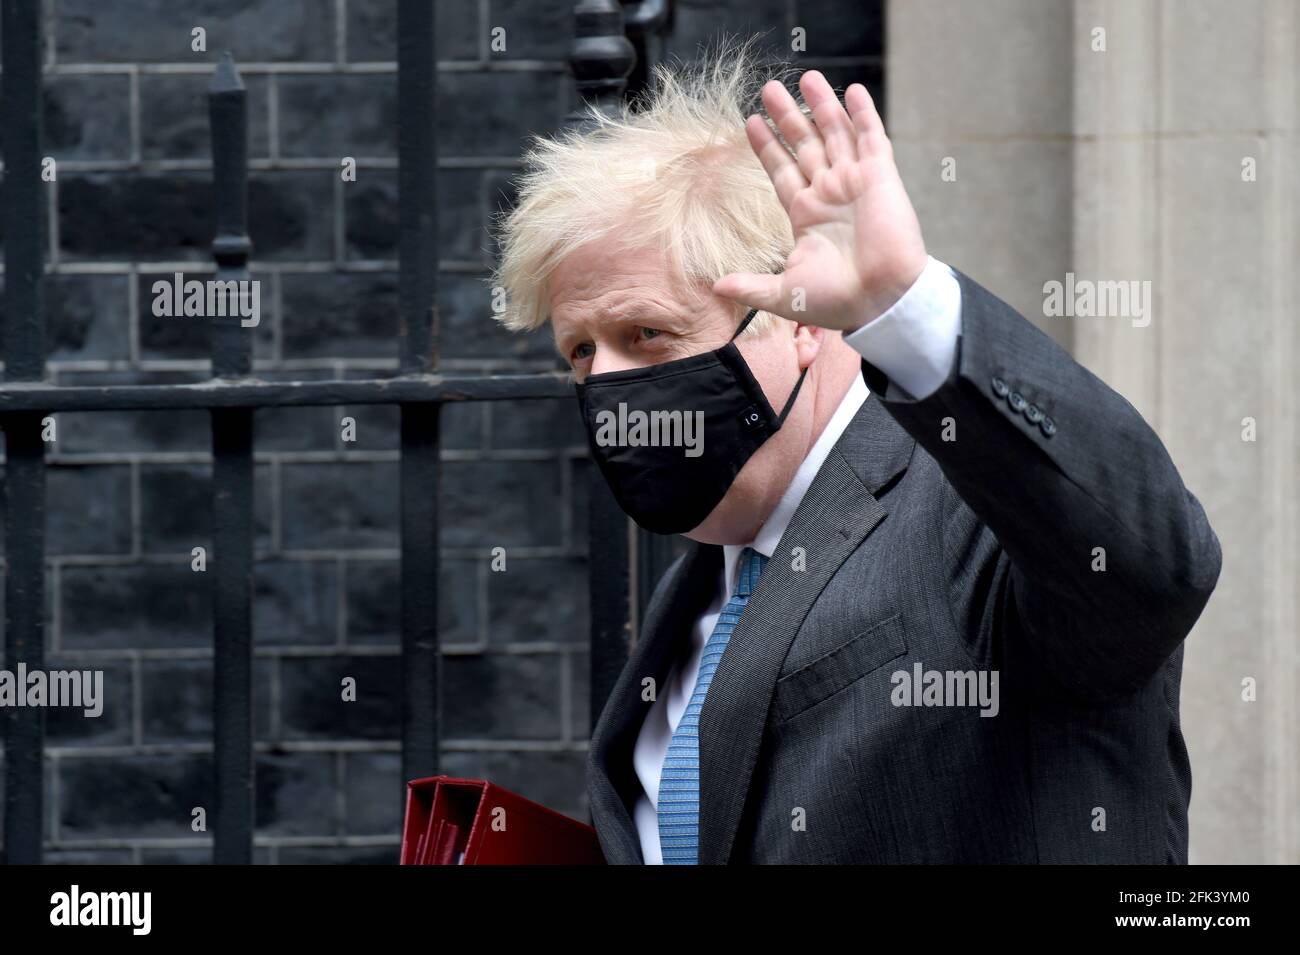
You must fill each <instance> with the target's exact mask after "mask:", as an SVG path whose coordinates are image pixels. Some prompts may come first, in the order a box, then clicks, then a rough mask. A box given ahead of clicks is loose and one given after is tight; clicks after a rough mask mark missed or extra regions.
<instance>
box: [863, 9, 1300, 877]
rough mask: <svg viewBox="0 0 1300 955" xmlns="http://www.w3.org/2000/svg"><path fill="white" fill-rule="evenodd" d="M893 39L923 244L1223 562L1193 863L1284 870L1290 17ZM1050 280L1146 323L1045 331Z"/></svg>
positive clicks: (898, 13)
mask: <svg viewBox="0 0 1300 955" xmlns="http://www.w3.org/2000/svg"><path fill="white" fill-rule="evenodd" d="M889 25H890V26H889V43H888V56H889V64H888V69H889V72H888V82H887V88H888V90H889V103H888V113H887V116H888V117H889V122H890V131H891V134H892V135H893V136H894V137H895V140H896V154H897V155H898V157H899V161H900V165H901V167H902V170H903V176H904V179H905V181H906V183H907V187H908V190H909V192H910V193H911V195H912V197H913V200H914V202H915V203H916V205H917V209H918V212H919V214H920V217H921V221H922V225H923V227H924V228H925V231H926V238H927V243H928V244H929V245H930V247H931V250H932V251H933V253H934V254H935V255H936V256H938V257H940V258H944V259H946V260H947V261H949V262H951V263H952V264H953V265H956V266H958V267H960V268H962V269H963V270H965V271H968V272H970V274H972V275H973V276H974V277H976V278H977V279H979V280H981V281H982V282H984V284H986V285H988V286H989V287H990V288H991V289H992V290H993V291H995V292H997V293H998V294H1000V295H1002V296H1003V297H1005V298H1006V299H1007V300H1008V301H1010V302H1011V303H1012V304H1014V305H1016V306H1017V307H1018V308H1020V309H1021V310H1022V311H1024V313H1025V314H1026V315H1027V316H1028V317H1030V318H1031V319H1033V320H1034V321H1035V322H1037V323H1038V324H1040V326H1041V327H1043V328H1044V329H1045V330H1047V331H1049V332H1050V333H1051V334H1052V335H1054V336H1055V337H1056V339H1057V340H1058V341H1060V342H1062V343H1063V344H1065V345H1067V347H1070V348H1071V349H1072V350H1073V352H1074V354H1075V355H1077V356H1078V358H1079V359H1080V360H1081V361H1082V362H1083V363H1084V364H1085V365H1087V366H1088V367H1089V368H1090V369H1092V370H1093V371H1094V372H1096V373H1097V374H1098V375H1100V376H1101V377H1102V378H1104V379H1105V380H1106V381H1107V382H1109V383H1110V384H1111V385H1112V386H1114V387H1115V388H1116V389H1117V390H1118V391H1120V392H1121V393H1122V394H1124V395H1125V396H1126V397H1127V398H1128V399H1129V400H1130V401H1132V402H1133V404H1134V405H1135V406H1136V407H1137V408H1138V409H1139V410H1141V412H1142V413H1143V415H1144V416H1146V418H1147V420H1148V421H1150V422H1151V424H1152V425H1153V426H1154V427H1155V429H1156V430H1157V431H1158V432H1159V433H1160V436H1161V438H1162V439H1163V440H1164V442H1165V444H1166V446H1167V447H1168V448H1169V451H1170V454H1171V455H1172V456H1173V458H1174V460H1175V461H1176V462H1177V464H1178V466H1179V469H1180V471H1181V472H1182V474H1183V477H1184V480H1185V481H1186V483H1187V485H1188V487H1189V488H1190V489H1191V490H1192V492H1193V493H1195V494H1196V495H1197V497H1198V498H1199V499H1200V500H1201V502H1202V503H1203V504H1204V506H1205V508H1206V511H1207V513H1208V514H1209V516H1210V520H1211V522H1212V524H1213V525H1214V528H1215V530H1216V531H1217V533H1218V535H1219V538H1220V540H1221V542H1222V544H1223V552H1224V569H1223V573H1222V576H1221V578H1220V583H1219V586H1218V589H1217V591H1216V593H1215V595H1214V597H1213V599H1212V600H1211V601H1210V604H1209V606H1208V607H1207V609H1206V611H1205V614H1204V615H1203V617H1202V618H1201V621H1200V622H1199V623H1198V625H1197V627H1196V628H1195V630H1194V631H1193V633H1192V635H1191V636H1190V637H1189V639H1188V643H1187V651H1186V658H1185V664H1184V676H1183V688H1182V703H1181V708H1182V717H1183V729H1184V733H1185V735H1186V738H1187V744H1188V748H1189V750H1190V752H1191V760H1192V773H1193V788H1192V817H1191V859H1192V861H1193V862H1228V863H1234V862H1237V863H1240V862H1271V863H1296V862H1300V823H1298V822H1297V819H1298V818H1300V779H1298V766H1300V739H1298V735H1297V734H1298V731H1300V707H1298V706H1297V701H1296V692H1297V689H1298V688H1300V687H1298V686H1297V684H1298V683H1300V654H1297V642H1298V641H1297V621H1298V619H1300V614H1298V613H1297V590H1298V588H1297V587H1296V581H1297V577H1300V561H1298V560H1297V558H1298V557H1300V553H1298V544H1300V534H1298V533H1297V529H1298V528H1300V506H1298V504H1297V500H1296V494H1297V488H1298V487H1300V481H1298V480H1297V472H1298V471H1300V417H1297V400H1296V390H1297V380H1296V376H1297V372H1300V368H1297V364H1298V362H1297V359H1298V358H1300V355H1298V351H1300V336H1298V335H1297V333H1296V331H1295V323H1296V305H1297V302H1296V287H1295V278H1294V270H1295V263H1296V262H1297V261H1300V247H1297V230H1296V217H1297V212H1300V208H1298V206H1297V193H1296V187H1295V185H1294V183H1295V180H1296V177H1297V175H1298V174H1300V168H1297V165H1298V164H1297V162H1296V159H1295V150H1296V146H1297V142H1296V132H1297V118H1298V115H1300V110H1298V101H1297V95H1296V94H1297V89H1296V80H1295V74H1296V68H1297V65H1298V64H1297V45H1298V42H1300V23H1298V14H1297V10H1296V7H1295V4H1294V2H1293V0H1249V2H1243V0H1236V2H1234V0H1178V2H1170V0H981V2H978V3H969V2H962V0H906V2H897V0H896V2H894V3H892V4H891V5H890V8H889ZM1098 31H1104V34H1102V33H1100V32H1098ZM1103 40H1104V49H1103V48H1102V41H1103ZM944 157H951V158H952V159H953V160H955V171H956V179H955V181H945V180H944V178H943V177H942V176H941V174H940V173H941V163H942V162H943V159H944ZM1067 272H1073V273H1075V274H1076V276H1078V277H1079V278H1081V279H1094V280H1133V281H1138V282H1143V281H1149V282H1150V283H1151V286H1150V288H1151V292H1152V299H1151V302H1150V305H1149V309H1150V310H1149V313H1148V315H1149V322H1148V321H1146V320H1145V319H1139V318H1128V317H1112V318H1066V319H1057V318H1046V317H1044V315H1043V299H1044V295H1043V284H1044V283H1045V282H1047V281H1050V280H1053V279H1055V280H1058V281H1062V282H1064V281H1065V278H1066V273H1067ZM1247 419H1249V420H1247ZM1252 425H1253V428H1254V438H1255V439H1254V440H1253V441H1252V440H1245V439H1244V438H1243V432H1247V436H1249V433H1248V429H1249V428H1251V427H1252ZM1248 678H1249V679H1253V680H1254V681H1255V685H1256V700H1255V701H1254V702H1247V701H1244V700H1243V698H1242V696H1243V686H1242V681H1243V680H1246V679H1248Z"/></svg>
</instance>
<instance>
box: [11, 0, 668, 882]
mask: <svg viewBox="0 0 1300 955" xmlns="http://www.w3.org/2000/svg"><path fill="white" fill-rule="evenodd" d="M0 4H2V10H3V23H2V24H0V27H2V30H3V61H2V62H3V77H2V81H3V98H2V100H0V122H3V124H4V127H3V128H4V150H5V152H4V188H3V217H4V219H3V223H4V240H5V242H4V244H5V250H4V251H5V318H6V321H5V328H4V333H3V346H4V356H3V357H4V361H5V382H4V384H3V385H0V426H2V427H3V429H4V432H5V437H6V452H7V464H6V469H5V475H4V482H5V488H4V489H5V492H6V494H7V499H8V506H7V508H6V509H5V535H6V549H7V557H6V559H7V565H8V572H7V577H6V585H5V586H6V589H5V661H6V666H7V667H10V668H14V667H17V666H18V665H19V664H24V665H25V666H26V668H27V669H28V671H31V670H39V669H42V668H43V667H44V614H45V593H44V560H45V539H44V533H45V449H44V444H43V441H42V434H41V422H42V418H43V417H44V416H45V415H48V414H50V413H53V412H60V411H133V410H146V409H163V410H180V409H197V408H205V409H208V410H209V411H210V413H211V430H212V456H213V471H212V507H213V517H214V533H213V541H212V544H213V553H212V554H211V555H210V560H209V569H210V572H211V574H212V586H213V598H214V599H213V623H214V664H213V674H214V741H213V744H214V753H215V759H214V767H215V787H216V789H215V792H214V794H213V801H214V805H215V812H214V813H213V814H212V820H213V831H214V843H213V850H214V851H213V859H214V861H216V862H219V863H246V862H250V861H251V859H252V847H253V832H254V815H253V720H252V712H253V711H252V702H253V700H252V655H253V638H252V586H253V560H254V557H253V446H254V438H253V418H254V413H255V412H256V410H257V409H259V408H274V407H285V406H308V405H318V406H319V405H343V404H347V405H354V404H395V405H397V406H398V407H399V408H400V409H401V438H400V442H401V444H400V448H401V452H400V453H401V471H400V474H401V490H400V493H401V518H400V523H401V527H400V532H401V566H402V569H401V634H402V636H401V659H402V686H401V699H402V710H401V731H400V732H401V746H402V778H403V780H406V779H411V778H414V777H418V776H424V775H429V774H432V773H436V772H437V768H438V758H439V720H438V687H439V659H440V654H439V643H438V639H439V638H438V627H437V621H438V533H439V529H438V482H439V450H440V442H439V412H440V409H441V407H442V405H443V404H445V403H447V402H456V401H496V400H507V399H516V400H517V399H534V398H561V397H566V396H569V395H571V387H570V386H569V385H568V384H567V383H566V381H565V379H564V378H563V377H562V376H560V375H558V374H555V375H551V374H534V375H516V376H511V375H490V376H445V375H441V374H439V373H438V372H437V367H438V312H437V306H436V280H437V263H438V249H437V212H438V210H437V205H436V202H435V194H436V189H435V186H436V182H435V170H436V162H437V139H436V135H435V109H436V97H435V95H434V85H435V76H436V70H437V63H436V61H435V56H434V49H435V47H434V5H433V4H432V3H431V2H429V0H398V5H397V7H398V37H399V40H398V49H397V62H398V117H399V120H398V121H399V129H398V155H399V203H400V209H401V213H400V216H401V218H400V223H399V260H400V270H401V277H400V286H399V289H400V303H399V308H400V313H401V315H400V317H401V342H400V372H401V374H400V376H399V377H397V378H393V379H378V378H376V379H370V380H347V381H343V380H333V381H320V380H312V381H276V382H267V381H259V380H257V379H256V378H254V377H253V376H252V353H251V339H250V337H249V333H248V331H247V329H244V328H241V327H240V324H239V318H238V317H237V316H232V317H229V318H226V319H220V318H216V319H211V321H212V325H211V329H212V331H211V359H212V372H211V374H212V377H211V379H210V380H209V381H206V382H203V383H200V384H189V385H184V384H181V385H123V386H105V387H93V386H91V387H85V386H83V387H62V386H56V385H53V384H50V383H49V382H47V381H46V380H45V372H46V367H45V353H46V352H45V341H44V312H43V308H42V298H41V296H42V286H43V279H44V275H43V273H44V255H43V249H44V245H43V229H42V225H43V219H42V214H43V209H44V206H45V202H46V199H45V195H44V191H43V189H42V186H41V183H42V180H41V160H42V151H41V81H42V76H41V50H42V30H41V27H42V24H41V16H42V14H41V5H40V4H37V3H32V2H30V0H0ZM666 8H667V3H666V0H647V2H644V3H640V4H629V5H627V9H628V11H629V13H630V20H631V21H632V23H633V25H634V26H635V28H636V29H637V30H638V31H644V30H645V29H646V28H648V27H653V26H655V25H657V24H659V23H662V20H663V16H664V13H665V11H666ZM623 31H624V20H623V14H622V10H621V8H620V5H619V4H618V3H616V2H615V0H580V2H579V3H578V4H577V5H576V7H575V40H574V47H573V55H572V64H573V69H574V74H575V78H576V80H577V83H578V89H579V91H580V93H581V94H582V97H583V98H584V99H585V100H586V101H588V102H593V103H596V104H598V105H600V106H601V107H602V108H610V107H612V106H613V105H615V104H616V103H617V101H618V99H619V98H620V97H621V96H622V95H623V92H624V87H625V83H626V78H627V76H628V75H629V73H630V72H631V70H632V67H633V64H634V62H635V52H634V49H633V47H632V45H631V43H630V42H629V41H628V39H627V38H626V37H625V36H624V32H623ZM210 109H211V123H212V149H213V180H214V190H213V195H214V203H215V210H216V222H217V234H216V237H215V240H214V241H213V243H212V252H213V257H214V259H215V261H216V265H217V274H216V277H217V279H218V280H223V281H224V280H233V281H238V280H241V279H247V278H248V260H249V257H250V254H251V252H252V246H251V243H250V241H249V238H248V235H247V227H246V225H247V224H246V214H247V181H248V177H247V173H248V169H247V143H246V138H247V133H246V122H247V120H246V104H245V93H244V89H243V84H242V83H241V82H240V79H239V75H238V72H237V70H236V68H235V64H234V62H233V60H232V59H231V58H230V57H229V55H227V56H226V57H224V58H223V59H222V60H221V62H220V63H219V64H218V66H217V68H216V70H215V72H214V74H213V80H212V85H211V88H210ZM484 320H487V318H486V316H485V318H484ZM591 499H592V504H591V515H590V517H591V520H590V531H589V533H590V541H589V552H588V553H589V563H590V566H591V593H590V600H591V651H592V652H591V718H592V720H593V721H594V719H595V717H596V715H597V714H599V712H600V710H601V708H602V707H603V705H604V702H605V700H606V698H607V697H608V694H609V691H610V689H611V687H612V686H613V683H614V681H615V679H616V678H617V676H618V673H619V670H620V668H621V666H622V664H623V661H624V660H625V659H626V652H627V646H628V636H629V626H630V624H629V619H630V608H631V600H632V598H631V597H630V595H629V584H630V582H631V579H632V576H633V575H632V574H631V573H630V567H631V560H630V555H631V554H632V553H634V552H635V551H634V548H633V547H632V546H630V542H631V540H632V538H631V537H630V535H629V525H628V522H627V520H626V519H625V518H624V517H623V515H622V514H621V513H620V512H619V511H618V509H617V507H616V506H615V505H614V503H613V500H612V498H611V497H610V495H609V493H608V490H607V489H606V488H605V487H604V485H603V483H601V482H599V481H595V482H593V487H592V495H591ZM650 546H651V548H652V549H649V550H646V556H645V557H644V558H642V559H641V563H642V564H644V562H645V560H646V559H647V558H653V559H654V560H655V561H658V560H660V557H656V556H655V554H658V553H659V552H660V551H661V550H662V547H661V545H657V544H655V545H650ZM644 573H645V570H644V567H643V568H642V570H641V572H640V573H639V574H638V576H641V575H642V574H644ZM0 719H2V720H3V728H4V742H5V759H6V762H7V771H6V773H5V787H4V801H5V814H4V845H5V854H6V857H7V861H9V862H13V863H35V862H39V861H40V860H41V854H42V835H43V832H44V827H43V824H42V823H43V814H44V801H45V800H44V795H45V794H44V784H43V773H42V762H43V755H44V735H45V734H44V710H43V709H41V708H6V709H5V710H3V711H2V712H0ZM394 796H395V797H396V798H400V796H401V794H400V793H395V794H394Z"/></svg>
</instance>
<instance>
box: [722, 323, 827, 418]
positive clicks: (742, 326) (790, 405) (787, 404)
mask: <svg viewBox="0 0 1300 955" xmlns="http://www.w3.org/2000/svg"><path fill="white" fill-rule="evenodd" d="M757 314H758V309H756V308H751V309H750V310H749V314H748V315H746V316H745V320H744V321H742V322H741V323H740V327H739V328H737V329H736V334H735V335H732V336H731V341H733V342H734V341H735V340H736V337H737V336H738V335H739V334H740V333H741V332H743V331H744V330H745V329H746V328H748V327H749V323H750V322H752V321H753V320H754V316H755V315H757ZM806 374H808V369H807V368H805V369H804V370H803V371H801V372H799V380H798V381H796V382H795V383H794V391H792V392H790V397H789V398H787V399H786V402H785V407H784V408H782V409H781V413H780V414H779V415H777V417H776V426H777V427H778V428H779V427H781V425H783V424H785V416H786V415H788V414H789V413H790V409H791V408H793V407H794V400H795V399H796V398H798V397H799V389H800V388H802V387H803V379H804V376H805V375H806Z"/></svg>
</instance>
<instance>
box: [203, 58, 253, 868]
mask: <svg viewBox="0 0 1300 955" xmlns="http://www.w3.org/2000/svg"><path fill="white" fill-rule="evenodd" d="M208 106H209V115H210V119H211V124H212V180H213V200H214V202H215V204H216V211H217V234H216V237H215V239H214V240H213V242H212V255H213V258H214V259H216V262H217V280H218V281H223V282H225V281H235V282H240V283H243V282H246V281H247V280H248V255H249V251H250V248H251V243H250V242H249V240H248V235H247V211H248V203H247V195H248V132H247V130H248V126H247V103H246V94H245V92H244V84H243V83H242V82H241V81H240V78H239V73H238V71H237V70H236V69H235V64H234V60H233V59H231V56H230V54H229V53H226V54H224V55H223V56H222V58H221V61H220V62H219V63H218V64H217V68H216V70H215V71H214V72H213V76H212V84H211V86H210V87H209V89H208ZM244 287H245V286H243V285H242V284H241V286H240V288H244ZM207 320H208V322H209V323H210V325H209V327H210V329H211V348H212V374H213V377H214V378H235V377H239V376H241V375H246V374H248V372H249V371H250V370H251V368H252V339H251V337H250V332H249V331H248V329H246V328H243V327H242V326H241V325H240V321H239V317H238V315H233V316H228V317H224V318H223V317H218V316H212V315H210V316H208V317H207ZM212 550H213V553H212V563H211V573H212V574H213V581H212V584H213V605H212V630H213V643H214V651H213V664H212V666H213V672H212V676H213V694H212V706H213V728H214V738H213V751H214V758H213V764H214V770H215V782H216V813H215V816H214V827H213V829H214V831H213V846H212V860H213V862H215V863H217V864H219V865H246V864H248V863H250V862H252V860H253V825H254V820H253V613H252V610H253V412H252V409H250V408H246V407H241V408H220V409H215V410H213V412H212Z"/></svg>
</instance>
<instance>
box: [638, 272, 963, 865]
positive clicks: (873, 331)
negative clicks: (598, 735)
mask: <svg viewBox="0 0 1300 955" xmlns="http://www.w3.org/2000/svg"><path fill="white" fill-rule="evenodd" d="M960 333H961V287H960V286H959V285H958V284H957V278H956V276H955V275H953V273H952V270H951V269H949V268H948V267H947V266H946V265H944V264H943V263H942V262H939V261H938V260H936V259H934V258H931V259H930V260H929V261H928V262H927V263H926V266H925V269H924V270H923V271H922V272H921V275H920V276H919V277H918V278H917V280H916V282H914V283H913V285H912V287H911V288H910V289H908V290H907V292H906V293H905V294H904V295H903V297H902V298H900V299H899V300H898V301H897V302H895V303H894V304H893V305H892V306H891V307H890V309H889V310H888V311H886V312H885V313H884V314H883V315H881V316H880V317H878V318H876V319H875V320H873V321H871V322H868V323H867V324H866V325H863V326H862V327H861V328H859V329H857V330H856V331H853V332H850V333H847V334H845V336H844V341H845V342H847V343H848V344H849V345H851V346H852V347H853V348H854V349H855V350H857V351H858V352H859V353H860V354H861V355H862V356H863V357H864V358H866V359H867V361H869V362H871V364H873V365H875V366H876V367H877V368H879V369H880V370H881V371H883V372H884V373H885V374H886V375H887V376H888V377H889V380H890V383H891V385H894V384H896V385H898V386H899V387H901V388H903V389H904V390H906V391H907V393H908V394H910V395H912V396H914V397H917V398H924V397H926V396H927V395H929V394H931V393H932V392H934V391H935V390H936V389H937V388H938V387H939V386H940V385H941V384H943V382H944V379H946V378H947V377H948V372H949V370H950V369H951V368H952V363H953V360H954V358H955V356H956V353H957V337H958V335H959V334H960ZM869 394H870V392H869V391H868V389H867V384H866V382H865V381H864V380H863V378H862V376H861V375H857V376H855V377H854V379H853V383H852V384H851V385H850V386H849V389H848V391H847V392H845V394H844V398H843V399H842V400H841V401H840V404H839V407H837V408H836V409H835V413H834V414H833V415H831V419H830V421H829V422H827V424H826V428H825V429H824V430H823V431H822V433H821V434H820V435H819V436H818V438H817V440H816V441H815V442H814V443H813V446H812V448H811V449H810V450H809V452H808V455H807V456H806V457H805V458H804V459H803V462H802V463H801V464H800V465H799V469H798V470H797V471H796V472H795V475H794V478H793V479H792V480H791V482H790V485H789V487H787V488H786V490H785V493H784V494H782V495H781V500H780V501H779V502H778V503H777V505H776V508H775V509H774V510H773V511H772V514H771V515H770V516H769V517H768V519H767V520H766V521H765V522H764V523H763V525H762V527H760V528H759V530H758V534H757V535H756V536H755V537H754V539H753V540H752V541H750V542H749V544H725V545H723V548H722V556H723V566H722V571H721V572H720V574H719V576H718V583H717V588H716V593H715V594H714V598H713V601H712V602H711V603H710V605H709V607H708V608H707V609H706V610H705V611H704V613H703V614H702V615H701V616H700V617H699V619H698V620H696V621H695V625H694V626H693V627H692V628H691V644H690V652H689V654H688V655H687V657H686V658H685V659H681V660H677V661H676V662H674V663H673V665H672V667H671V668H670V670H669V671H668V676H667V678H666V679H665V680H664V683H663V685H662V686H661V687H660V688H659V692H658V694H657V695H656V698H655V701H654V703H652V704H651V706H650V710H649V712H648V713H647V714H646V718H645V722H644V723H642V724H641V732H640V733H639V734H638V736H637V740H636V746H635V748H634V749H633V752H632V763H633V767H634V768H635V770H636V774H637V778H638V779H639V780H640V781H641V793H640V794H639V795H638V796H637V800H636V805H635V806H634V807H633V813H632V816H633V822H634V823H635V825H636V829H637V835H638V836H639V838H640V840H641V854H642V855H643V856H644V857H645V861H646V863H647V864H648V865H661V864H662V863H663V855H662V854H661V852H660V848H659V816H658V810H657V806H658V803H659V773H660V770H661V769H662V767H663V763H664V756H665V755H666V754H667V752H668V743H669V741H670V740H671V739H672V736H673V732H674V731H675V730H676V729H677V724H678V722H679V721H680V720H681V718H682V714H683V713H685V712H686V706H687V704H688V703H689V702H690V698H691V695H692V694H693V693H694V691H695V682H696V679H697V678H698V676H699V672H700V659H701V658H702V657H703V655H704V645H705V643H707V642H708V639H709V636H710V634H712V633H713V628H714V626H715V625H716V624H717V622H718V617H719V616H720V615H721V613H722V608H723V607H725V606H726V604H727V601H728V600H729V599H730V597H731V594H732V592H733V591H734V590H735V588H736V579H737V574H738V573H739V563H740V554H741V551H743V550H744V549H745V548H746V547H752V548H754V550H756V551H758V552H759V553H760V554H762V555H764V556H765V557H771V556H772V553H773V552H774V551H775V550H776V545H777V543H779V542H780V540H781V535H782V534H784V533H785V529H786V528H787V527H788V526H789V524H790V519H791V518H792V517H794V512H795V511H796V510H797V509H798V507H799V502H800V501H802V500H803V496H804V493H805V492H806V491H807V490H808V486H809V485H810V484H812V480H813V478H814V477H815V476H816V474H817V472H818V471H819V470H820V469H821V466H822V464H823V463H824V462H825V460H826V456H827V455H828V454H830V450H831V448H832V447H834V445H835V442H837V441H838V440H839V439H840V436H841V435H842V434H843V433H844V429H845V428H847V427H848V426H849V422H851V421H852V420H853V417H854V416H855V415H856V414H857V413H858V409H859V408H861V407H862V403H863V402H864V401H866V400H867V397H868V395H869Z"/></svg>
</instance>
